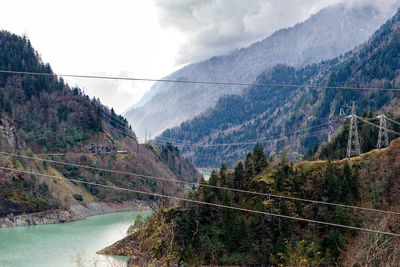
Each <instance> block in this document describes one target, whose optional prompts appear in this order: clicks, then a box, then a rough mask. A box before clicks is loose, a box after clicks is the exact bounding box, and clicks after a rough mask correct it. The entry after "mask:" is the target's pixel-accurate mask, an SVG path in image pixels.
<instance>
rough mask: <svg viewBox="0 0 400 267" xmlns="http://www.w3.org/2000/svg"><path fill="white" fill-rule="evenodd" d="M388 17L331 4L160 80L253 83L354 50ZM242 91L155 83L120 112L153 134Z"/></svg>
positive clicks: (141, 133) (135, 126)
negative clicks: (273, 70) (271, 71)
mask: <svg viewBox="0 0 400 267" xmlns="http://www.w3.org/2000/svg"><path fill="white" fill-rule="evenodd" d="M393 13H394V12H393ZM391 15H392V14H390V15H389V14H386V13H384V12H380V11H378V10H377V9H376V8H374V7H370V6H362V7H360V6H356V7H348V6H346V5H343V4H340V5H334V6H331V7H328V8H325V9H322V10H321V11H319V12H318V13H316V14H315V15H313V16H311V17H310V18H309V19H308V20H306V21H305V22H303V23H299V24H297V25H295V26H294V27H291V28H288V29H282V30H279V31H277V32H275V33H274V34H272V35H271V36H269V37H268V38H266V39H264V40H262V41H260V42H257V43H254V44H253V45H251V46H249V47H247V48H242V49H240V50H236V51H234V52H232V53H230V54H228V55H224V56H217V57H213V58H210V59H208V60H205V61H201V62H198V63H194V64H191V65H188V66H186V67H184V68H182V69H180V70H178V71H176V72H174V73H172V74H171V75H169V76H167V77H165V78H166V79H179V80H196V81H225V82H253V81H254V80H255V79H256V78H257V76H258V75H259V74H260V73H261V72H263V71H265V70H266V69H268V68H269V67H272V66H274V65H276V64H289V65H292V66H295V67H298V66H304V65H307V64H310V63H316V62H319V61H321V60H326V59H330V58H334V57H336V56H338V55H340V54H342V53H344V52H346V51H348V50H350V49H353V48H354V47H355V46H357V45H359V44H361V43H362V42H364V41H366V40H367V39H368V37H370V35H371V34H372V33H373V32H374V31H375V30H377V29H378V27H379V26H380V25H382V23H383V22H384V21H385V20H386V19H388V18H389V17H390V16H391ZM242 89H243V88H242V87H239V86H220V85H209V86H208V85H196V84H179V83H176V84H172V83H156V84H155V85H154V86H153V87H152V89H151V90H150V91H149V92H148V93H147V94H146V95H145V96H144V97H143V99H142V100H141V101H140V102H139V103H137V104H136V105H135V108H133V109H131V110H128V111H127V112H125V113H124V114H125V115H126V117H127V119H128V120H129V122H130V123H131V124H132V127H133V129H134V130H135V131H136V134H137V135H138V136H139V137H142V138H143V137H144V133H145V130H147V132H151V133H152V135H153V136H156V135H159V134H161V133H162V131H164V130H165V129H167V128H171V127H175V126H178V125H179V124H180V123H182V122H183V121H185V120H188V119H191V118H193V117H194V116H196V115H198V114H200V113H201V112H204V111H205V110H207V109H208V108H210V107H212V106H214V105H215V103H216V102H217V101H218V99H219V97H221V96H223V95H228V94H239V93H240V92H241V90H242Z"/></svg>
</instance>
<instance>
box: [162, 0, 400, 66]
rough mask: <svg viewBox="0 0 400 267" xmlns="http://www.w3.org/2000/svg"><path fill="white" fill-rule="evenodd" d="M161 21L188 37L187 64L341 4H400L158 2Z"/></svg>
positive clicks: (383, 0)
mask: <svg viewBox="0 0 400 267" xmlns="http://www.w3.org/2000/svg"><path fill="white" fill-rule="evenodd" d="M155 1H156V3H157V7H158V8H159V10H160V21H161V23H162V25H164V26H165V27H172V28H175V29H178V30H179V31H181V32H182V33H183V34H184V35H185V36H186V42H185V43H183V44H182V45H181V46H180V49H179V52H178V54H177V58H176V63H177V64H185V63H191V62H195V61H199V60H202V59H206V58H209V57H211V56H215V55H220V54H225V53H228V52H230V51H232V50H234V49H237V48H241V47H245V46H248V45H250V44H251V43H253V42H255V41H258V40H261V39H264V38H266V37H267V36H269V35H270V34H272V33H273V32H275V31H277V30H279V29H281V28H285V27H290V26H293V25H294V24H296V23H298V22H301V21H304V20H306V19H307V18H308V17H309V16H310V15H311V14H314V13H316V12H317V11H319V10H320V9H322V8H324V7H327V6H329V5H333V4H337V3H340V2H344V3H347V4H348V5H354V4H366V3H369V4H374V5H376V6H378V7H380V8H382V9H385V11H388V10H390V11H393V12H394V10H393V8H394V7H393V5H398V2H399V0H380V1H372V0H186V1H185V0H155Z"/></svg>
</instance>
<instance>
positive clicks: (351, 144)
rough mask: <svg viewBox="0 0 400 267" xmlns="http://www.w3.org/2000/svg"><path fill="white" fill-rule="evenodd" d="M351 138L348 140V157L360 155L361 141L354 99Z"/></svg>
mask: <svg viewBox="0 0 400 267" xmlns="http://www.w3.org/2000/svg"><path fill="white" fill-rule="evenodd" d="M349 118H350V131H349V140H348V142H347V157H348V158H351V156H360V155H361V152H360V141H359V140H358V130H357V117H356V108H355V105H354V101H353V106H352V108H351V115H350V116H349Z"/></svg>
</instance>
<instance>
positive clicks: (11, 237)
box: [0, 211, 150, 267]
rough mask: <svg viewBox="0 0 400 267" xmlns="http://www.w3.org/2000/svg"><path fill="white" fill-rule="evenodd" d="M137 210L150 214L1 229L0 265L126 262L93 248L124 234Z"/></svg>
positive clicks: (95, 217) (2, 266) (123, 215)
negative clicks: (99, 252)
mask: <svg viewBox="0 0 400 267" xmlns="http://www.w3.org/2000/svg"><path fill="white" fill-rule="evenodd" d="M139 213H142V214H143V215H149V214H150V211H145V212H122V213H112V214H105V215H98V216H93V217H88V218H87V219H86V220H83V221H78V222H72V223H63V224H48V225H34V226H19V227H11V228H4V229H0V266H1V267H8V266H10V267H15V266H33V267H35V266H38V267H39V266H40V267H47V266H48V267H54V266H56V267H64V266H126V261H125V260H124V259H123V258H114V257H105V256H101V255H97V254H96V251H99V250H100V249H102V248H104V247H106V246H109V245H111V244H113V243H114V242H115V241H117V240H119V239H121V238H123V237H124V236H125V235H126V230H127V229H128V227H129V226H130V225H131V224H133V222H134V220H135V218H136V216H137V215H138V214H139Z"/></svg>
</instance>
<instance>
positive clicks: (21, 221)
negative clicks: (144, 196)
mask: <svg viewBox="0 0 400 267" xmlns="http://www.w3.org/2000/svg"><path fill="white" fill-rule="evenodd" d="M146 209H149V206H148V205H147V204H146V202H144V201H140V200H133V201H126V202H122V203H110V202H90V203H88V204H84V205H74V206H72V207H71V209H70V210H47V211H42V212H36V213H30V214H23V215H17V216H7V217H2V218H0V228H6V227H14V226H26V225H38V224H52V223H65V222H73V221H78V220H83V219H85V218H86V217H89V216H94V215H100V214H106V213H112V212H123V211H139V210H146Z"/></svg>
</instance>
